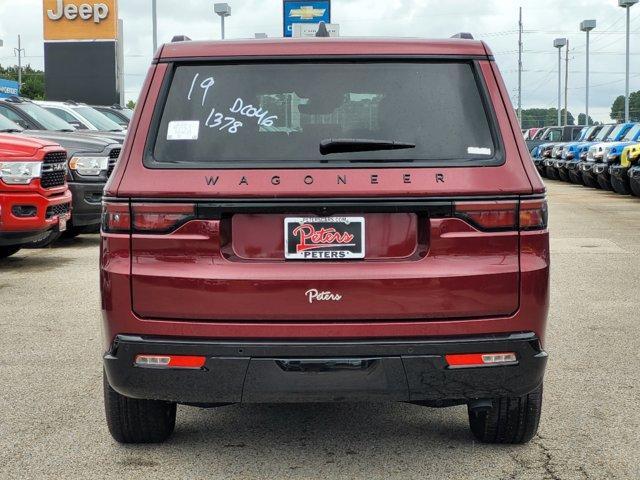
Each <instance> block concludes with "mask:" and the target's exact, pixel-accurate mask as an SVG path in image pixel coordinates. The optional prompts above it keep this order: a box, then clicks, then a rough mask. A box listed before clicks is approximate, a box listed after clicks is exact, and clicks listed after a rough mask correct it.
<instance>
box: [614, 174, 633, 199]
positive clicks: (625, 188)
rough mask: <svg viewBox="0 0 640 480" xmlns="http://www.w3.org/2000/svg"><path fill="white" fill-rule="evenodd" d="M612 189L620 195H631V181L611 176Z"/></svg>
mask: <svg viewBox="0 0 640 480" xmlns="http://www.w3.org/2000/svg"><path fill="white" fill-rule="evenodd" d="M611 187H613V190H614V191H615V192H616V193H619V194H620V195H630V194H631V188H630V187H629V180H628V179H627V180H626V181H625V180H621V179H620V178H618V177H614V176H613V175H612V176H611Z"/></svg>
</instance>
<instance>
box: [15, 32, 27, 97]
mask: <svg viewBox="0 0 640 480" xmlns="http://www.w3.org/2000/svg"><path fill="white" fill-rule="evenodd" d="M13 53H14V55H17V56H18V93H20V88H22V54H23V53H24V48H22V44H21V43H20V35H18V48H14V49H13Z"/></svg>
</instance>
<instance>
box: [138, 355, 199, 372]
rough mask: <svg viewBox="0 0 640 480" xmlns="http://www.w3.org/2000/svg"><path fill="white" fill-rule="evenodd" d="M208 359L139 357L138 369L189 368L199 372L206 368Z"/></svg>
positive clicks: (184, 356) (181, 356)
mask: <svg viewBox="0 0 640 480" xmlns="http://www.w3.org/2000/svg"><path fill="white" fill-rule="evenodd" d="M206 360H207V359H206V357H200V356H192V355H137V356H136V360H135V365H136V367H144V368H188V369H194V370H199V369H201V368H202V367H204V364H205V362H206Z"/></svg>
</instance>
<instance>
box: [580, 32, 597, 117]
mask: <svg viewBox="0 0 640 480" xmlns="http://www.w3.org/2000/svg"><path fill="white" fill-rule="evenodd" d="M594 28H596V21H595V20H583V21H582V22H580V30H581V31H583V32H587V80H586V82H587V83H586V85H587V88H586V97H585V107H584V115H585V124H586V125H587V126H589V32H590V31H591V30H593V29H594Z"/></svg>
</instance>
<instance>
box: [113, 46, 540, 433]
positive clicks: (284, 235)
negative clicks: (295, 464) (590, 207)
mask: <svg viewBox="0 0 640 480" xmlns="http://www.w3.org/2000/svg"><path fill="white" fill-rule="evenodd" d="M101 286H102V309H103V319H104V321H103V326H104V352H105V353H104V371H105V380H104V387H105V404H106V412H107V422H108V425H109V429H110V431H111V434H112V435H113V437H114V438H115V439H116V440H117V441H119V442H157V441H162V440H164V439H166V438H167V437H168V436H169V435H170V434H171V432H172V431H173V429H174V425H175V418H176V404H178V403H179V404H183V405H191V406H202V407H211V406H219V405H225V404H231V403H238V402H246V403H257V402H343V401H402V402H412V403H416V404H420V405H425V406H430V407H444V406H451V405H462V404H464V405H468V410H469V422H470V425H471V430H472V432H473V434H474V435H475V436H476V437H477V438H478V439H480V440H481V441H484V442H496V443H521V442H526V441H528V440H530V439H531V438H532V436H533V435H534V434H535V432H536V430H537V427H538V421H539V418H540V411H541V403H542V379H543V374H544V369H545V364H546V361H547V354H546V353H545V351H544V332H545V324H546V320H547V309H548V290H549V238H548V231H547V207H546V201H545V190H544V186H543V184H542V182H541V180H540V178H539V176H538V174H537V172H536V170H535V168H534V166H533V163H532V162H531V159H530V157H529V153H528V151H527V148H526V146H525V143H524V141H523V138H522V134H521V133H520V130H519V128H518V123H517V120H516V117H515V115H514V110H513V108H512V106H511V103H510V101H509V95H508V92H507V90H506V89H505V86H504V84H503V81H502V79H501V76H500V74H499V72H498V68H497V66H496V64H495V62H494V59H493V56H492V54H491V52H490V50H489V49H488V48H487V46H486V45H485V44H484V43H482V42H478V41H472V40H463V39H452V40H445V41H427V40H376V39H372V40H352V39H334V38H331V39H327V38H319V39H297V40H258V41H254V40H251V41H225V42H179V43H173V44H168V45H165V46H163V47H162V48H161V49H160V50H159V52H158V54H157V56H156V58H155V59H154V61H153V65H152V66H151V68H150V70H149V73H148V75H147V78H146V80H145V83H144V86H143V88H142V93H141V95H140V100H139V103H138V107H137V108H136V111H135V114H134V116H133V119H132V122H131V124H130V128H129V135H128V136H127V139H126V141H125V144H124V147H123V151H122V155H121V158H120V162H119V163H118V165H117V167H116V170H115V172H114V174H113V175H112V177H111V180H110V181H109V183H108V185H107V187H106V192H105V197H104V207H103V225H102V247H101Z"/></svg>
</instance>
